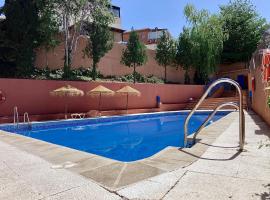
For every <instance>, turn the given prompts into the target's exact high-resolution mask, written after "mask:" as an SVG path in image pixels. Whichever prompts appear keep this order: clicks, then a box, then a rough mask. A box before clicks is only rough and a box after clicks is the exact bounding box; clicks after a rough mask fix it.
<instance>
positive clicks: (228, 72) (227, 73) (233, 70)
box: [217, 62, 249, 80]
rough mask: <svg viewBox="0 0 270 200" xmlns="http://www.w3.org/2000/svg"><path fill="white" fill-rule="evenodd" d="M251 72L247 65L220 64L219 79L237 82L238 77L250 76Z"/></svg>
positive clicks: (240, 63)
mask: <svg viewBox="0 0 270 200" xmlns="http://www.w3.org/2000/svg"><path fill="white" fill-rule="evenodd" d="M248 73H249V70H248V68H246V65H245V63H242V62H239V63H232V64H220V65H219V67H218V72H217V77H229V78H231V79H234V80H237V76H238V75H245V76H248Z"/></svg>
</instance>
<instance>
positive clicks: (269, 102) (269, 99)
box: [267, 96, 270, 108]
mask: <svg viewBox="0 0 270 200" xmlns="http://www.w3.org/2000/svg"><path fill="white" fill-rule="evenodd" d="M267 104H268V106H269V108H270V96H268V99H267Z"/></svg>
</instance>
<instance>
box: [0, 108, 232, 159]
mask: <svg viewBox="0 0 270 200" xmlns="http://www.w3.org/2000/svg"><path fill="white" fill-rule="evenodd" d="M228 113H229V112H218V113H217V114H216V116H215V117H214V118H213V121H216V120H218V119H220V118H221V117H223V116H225V115H227V114H228ZM209 114H210V113H209V112H197V113H195V115H193V117H192V118H191V120H190V123H189V133H192V132H194V131H196V130H197V129H198V127H199V126H200V125H201V124H202V123H203V121H204V120H205V119H206V118H207V116H208V115H209ZM187 115H188V113H187V112H174V113H163V114H147V115H133V116H122V117H121V116H119V117H108V118H99V119H83V120H65V121H58V122H43V123H33V125H32V129H31V130H27V128H26V127H25V126H22V127H21V128H19V129H18V130H12V129H14V127H13V126H11V125H9V126H0V129H3V130H8V131H11V132H16V133H19V134H22V135H25V136H27V137H32V138H36V139H39V140H43V141H46V142H50V143H53V144H58V145H62V146H66V147H70V148H73V149H77V150H81V151H85V152H89V153H92V154H97V155H100V156H104V157H107V158H111V159H115V160H118V161H125V162H130V161H135V160H140V159H143V158H147V157H149V156H152V155H154V154H155V153H157V152H159V151H161V150H162V149H164V148H166V147H168V146H174V147H182V146H183V139H184V133H183V132H184V131H183V130H184V121H185V118H186V117H187Z"/></svg>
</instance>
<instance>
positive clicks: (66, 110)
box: [65, 102, 68, 119]
mask: <svg viewBox="0 0 270 200" xmlns="http://www.w3.org/2000/svg"><path fill="white" fill-rule="evenodd" d="M67 112H68V108H67V102H66V103H65V119H67V118H68V117H67Z"/></svg>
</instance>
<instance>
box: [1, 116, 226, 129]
mask: <svg viewBox="0 0 270 200" xmlns="http://www.w3.org/2000/svg"><path fill="white" fill-rule="evenodd" d="M229 112H231V111H219V113H220V114H228V113H229ZM186 113H188V111H173V112H161V113H159V112H157V113H145V114H140V115H139V114H134V115H124V116H110V117H99V118H85V119H68V120H57V121H46V122H32V123H31V129H30V130H33V131H35V130H41V129H52V128H63V127H65V128H71V127H73V126H85V125H93V124H97V125H98V124H100V123H103V122H111V123H113V122H124V121H127V120H139V119H144V118H156V117H162V116H173V115H186ZM209 113H210V111H200V112H196V113H194V115H202V114H205V115H209ZM0 130H3V131H9V132H18V131H21V132H22V131H28V130H29V126H28V124H23V123H20V124H19V126H18V128H16V127H15V126H14V124H1V125H0Z"/></svg>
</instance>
